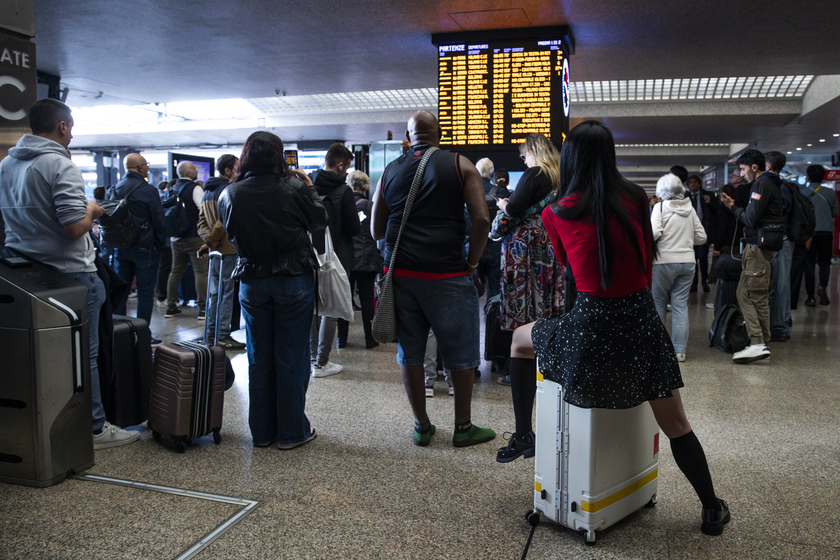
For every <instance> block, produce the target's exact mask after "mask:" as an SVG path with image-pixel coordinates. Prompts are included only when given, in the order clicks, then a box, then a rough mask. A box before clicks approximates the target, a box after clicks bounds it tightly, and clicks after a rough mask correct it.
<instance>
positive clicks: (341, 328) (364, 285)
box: [337, 272, 377, 343]
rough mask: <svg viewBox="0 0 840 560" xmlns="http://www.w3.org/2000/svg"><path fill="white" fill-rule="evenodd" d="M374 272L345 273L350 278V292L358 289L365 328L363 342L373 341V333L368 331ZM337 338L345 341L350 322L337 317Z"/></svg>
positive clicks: (371, 317) (374, 279) (371, 312)
mask: <svg viewBox="0 0 840 560" xmlns="http://www.w3.org/2000/svg"><path fill="white" fill-rule="evenodd" d="M376 274H377V273H376V272H351V273H350V274H348V275H347V279H348V280H350V293H351V294H352V293H353V291H354V290H356V289H358V290H359V301H360V302H361V303H362V327H364V329H365V342H366V343H368V342H373V335H372V334H371V332H370V329H371V323H372V322H373V291H374V284H375V283H376ZM337 322H338V340H339V341H344V342H346V341H347V331H348V330H349V328H350V323H349V322H348V321H345V320H344V319H338V320H337Z"/></svg>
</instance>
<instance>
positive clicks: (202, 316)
mask: <svg viewBox="0 0 840 560" xmlns="http://www.w3.org/2000/svg"><path fill="white" fill-rule="evenodd" d="M198 320H199V321H203V320H204V310H203V309H199V310H198Z"/></svg>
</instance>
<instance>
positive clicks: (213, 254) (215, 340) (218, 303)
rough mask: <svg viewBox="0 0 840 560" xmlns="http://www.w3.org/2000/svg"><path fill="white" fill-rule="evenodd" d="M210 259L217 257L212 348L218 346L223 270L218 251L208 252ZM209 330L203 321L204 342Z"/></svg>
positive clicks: (208, 326)
mask: <svg viewBox="0 0 840 560" xmlns="http://www.w3.org/2000/svg"><path fill="white" fill-rule="evenodd" d="M208 256H209V257H210V259H211V260H212V259H214V258H216V257H218V259H219V281H218V283H217V285H216V332H215V333H213V346H218V345H219V319H221V317H222V306H221V301H219V300H220V299H221V294H222V292H223V291H224V287H225V284H224V268H223V267H222V254H221V253H220V252H218V251H210V253H209V255H208ZM209 328H210V324H209V323H208V322H207V321H204V340H207V329H209Z"/></svg>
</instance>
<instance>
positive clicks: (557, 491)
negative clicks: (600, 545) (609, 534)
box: [534, 373, 659, 544]
mask: <svg viewBox="0 0 840 560" xmlns="http://www.w3.org/2000/svg"><path fill="white" fill-rule="evenodd" d="M535 433H536V456H535V457H536V458H535V465H534V467H535V472H534V508H535V510H537V511H539V512H542V513H543V514H544V515H545V516H546V517H547V518H548V519H550V520H552V521H554V522H556V523H559V524H560V525H563V526H565V527H569V528H570V529H574V530H575V531H585V532H586V542H587V543H589V544H593V543H594V542H595V539H596V534H595V533H596V531H601V530H603V529H606V528H607V527H609V526H611V525H613V524H614V523H616V522H618V521H620V520H621V519H623V518H625V517H627V516H628V515H630V514H631V513H633V512H634V511H636V510H638V509H639V508H641V507H643V506H645V505H653V504H655V503H656V494H657V488H658V479H657V476H658V473H659V426H658V425H657V424H656V420H655V419H654V417H653V412H652V411H651V409H650V405H648V404H647V403H642V404H641V405H639V406H637V407H635V408H629V409H619V410H612V409H602V408H578V407H576V406H572V405H570V404H568V403H566V402H565V401H564V400H563V391H562V387H561V386H560V385H558V384H557V383H555V382H553V381H549V380H547V379H544V378H543V376H542V374H540V373H537V412H536V432H535Z"/></svg>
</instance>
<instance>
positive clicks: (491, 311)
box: [484, 295, 513, 371]
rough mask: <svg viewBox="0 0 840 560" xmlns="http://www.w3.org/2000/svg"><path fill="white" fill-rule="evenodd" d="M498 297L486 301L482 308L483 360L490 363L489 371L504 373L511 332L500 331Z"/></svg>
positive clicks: (508, 356)
mask: <svg viewBox="0 0 840 560" xmlns="http://www.w3.org/2000/svg"><path fill="white" fill-rule="evenodd" d="M499 297H500V296H498V295H496V296H493V297H492V298H490V299H489V300H487V304H486V305H485V308H484V359H485V360H487V361H488V362H491V363H492V368H491V371H506V370H507V361H508V359H509V358H510V345H511V342H513V331H503V330H502V311H501V309H500V307H499Z"/></svg>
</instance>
